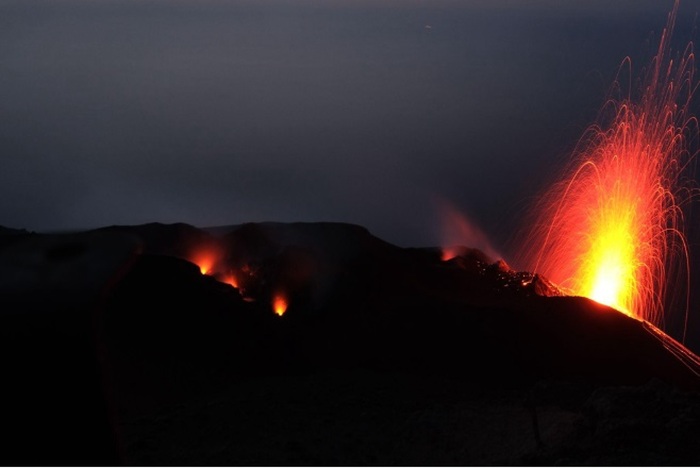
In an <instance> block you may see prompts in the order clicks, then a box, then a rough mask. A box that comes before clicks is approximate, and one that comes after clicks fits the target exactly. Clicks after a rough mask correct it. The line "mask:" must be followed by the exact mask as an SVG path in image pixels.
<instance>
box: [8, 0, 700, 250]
mask: <svg viewBox="0 0 700 468" xmlns="http://www.w3.org/2000/svg"><path fill="white" fill-rule="evenodd" d="M671 6H672V1H631V0H630V1H622V2H607V1H588V0H585V1H584V0H581V1H567V2H551V1H550V2H547V1H539V2H498V1H493V2H486V1H472V2H470V1H459V2H448V1H439V0H438V1H434V0H431V1H428V0H426V1H403V2H402V1H386V0H377V1H374V2H370V1H363V2H351V1H340V0H338V1H334V0H326V1H323V0H318V1H310V0H309V1H293V0H292V1H264V0H259V1H235V0H232V1H209V0H188V1H185V0H131V1H101V0H85V1H61V0H52V1H35V0H29V1H26V0H22V1H16V2H14V1H13V2H8V1H2V0H0V158H1V159H2V170H1V171H0V224H2V225H9V226H13V227H26V228H30V229H64V228H72V227H90V226H96V225H103V224H112V223H139V222H146V221H154V220H155V221H163V222H174V221H184V222H190V223H193V224H197V225H216V224H226V223H236V222H242V221H256V220H279V221H292V220H308V221H313V220H329V221H348V222H356V223H361V224H364V225H366V226H367V227H368V228H370V230H372V231H373V232H375V233H377V234H379V235H381V236H383V237H385V238H387V240H390V241H393V242H397V243H400V244H426V243H435V242H437V240H438V237H437V225H436V222H435V217H436V213H437V210H436V208H435V206H434V204H433V200H434V195H437V196H440V197H444V198H447V199H449V200H452V202H453V203H454V204H455V205H456V206H458V207H460V208H461V209H463V210H465V211H467V212H469V213H470V214H471V216H472V217H473V218H475V219H476V220H477V221H478V222H479V223H480V224H482V226H483V228H484V229H485V230H486V231H487V232H490V233H492V234H493V235H494V237H497V238H498V239H503V238H505V237H507V234H508V232H509V231H510V230H512V229H513V222H512V218H513V217H514V216H515V215H517V213H518V212H519V211H520V210H521V209H522V207H523V206H524V205H525V204H527V201H526V200H525V197H531V196H533V195H534V194H535V193H536V191H537V190H538V189H539V188H541V187H542V186H543V184H544V183H546V182H547V180H551V178H552V177H554V176H555V174H556V169H557V168H558V167H560V165H561V164H562V159H565V158H566V157H567V154H568V153H567V152H568V150H570V149H571V147H572V146H573V144H574V143H575V140H576V138H578V136H579V134H580V133H581V131H582V129H583V128H584V127H585V126H586V125H587V124H588V123H589V121H590V119H592V118H593V117H594V116H595V115H596V111H597V109H598V107H599V105H600V103H601V100H602V98H603V97H604V94H605V91H606V90H607V88H608V86H609V84H610V80H611V79H612V78H613V76H614V74H615V71H616V67H617V65H618V64H619V63H620V62H621V60H622V59H623V58H624V56H625V55H631V56H632V57H633V60H634V61H635V67H637V66H639V67H640V68H641V66H642V65H643V63H644V61H645V60H646V58H647V57H648V56H649V53H650V51H651V50H652V49H653V45H654V44H651V45H650V43H649V42H648V41H647V40H648V39H650V38H656V37H658V35H656V36H654V35H652V32H656V33H657V34H658V32H659V30H660V29H661V27H662V26H663V25H664V24H665V18H666V13H667V11H668V10H669V9H670V8H671ZM699 7H700V2H698V1H686V2H683V4H682V5H681V14H680V15H679V16H680V19H679V25H678V27H677V35H676V36H677V37H678V39H679V41H678V42H677V43H678V44H681V45H682V44H684V43H685V42H687V41H688V40H689V39H691V36H690V31H691V25H692V16H693V14H694V13H695V12H696V11H698V9H699Z"/></svg>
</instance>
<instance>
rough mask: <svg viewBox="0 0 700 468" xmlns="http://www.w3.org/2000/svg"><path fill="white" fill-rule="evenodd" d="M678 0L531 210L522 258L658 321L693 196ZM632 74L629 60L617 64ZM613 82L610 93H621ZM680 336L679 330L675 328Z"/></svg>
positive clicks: (676, 272) (684, 256)
mask: <svg viewBox="0 0 700 468" xmlns="http://www.w3.org/2000/svg"><path fill="white" fill-rule="evenodd" d="M677 8H678V3H676V5H675V7H674V9H673V11H672V12H671V13H670V14H669V17H668V23H667V26H666V28H665V29H664V31H663V34H662V36H661V40H660V44H659V48H658V50H657V53H656V56H655V57H654V59H653V61H652V64H651V66H650V67H649V69H648V70H647V72H646V75H645V76H644V78H643V79H642V80H641V81H640V85H639V90H638V91H637V92H636V94H637V95H635V92H634V90H629V91H627V96H624V97H621V98H616V99H613V98H610V99H609V100H608V102H607V103H606V104H605V106H604V107H603V110H602V112H601V114H600V117H599V119H598V123H597V124H595V125H592V126H591V127H590V128H589V129H588V130H587V131H586V132H585V134H584V135H583V137H582V138H581V140H580V141H579V144H578V146H577V148H576V150H575V152H574V157H573V159H572V163H573V165H572V166H571V167H570V168H569V170H568V171H567V172H566V173H565V175H564V177H563V178H562V180H561V182H559V183H558V184H556V185H555V186H554V187H553V188H552V189H551V190H550V191H549V192H547V193H546V194H545V196H544V197H543V198H542V200H541V202H540V204H538V206H537V207H536V210H535V211H536V215H535V218H536V222H535V223H534V226H535V231H534V232H533V234H532V235H531V237H530V241H529V242H527V243H526V245H536V246H537V248H536V249H535V250H534V251H533V252H531V254H526V255H525V257H526V258H525V262H526V263H529V267H530V268H531V269H533V270H534V271H537V272H539V273H542V274H544V275H545V276H547V277H548V278H550V279H551V280H552V281H554V282H555V283H558V284H559V285H560V286H561V287H562V288H564V289H565V290H569V291H570V292H571V293H572V294H575V295H581V296H586V297H589V298H591V299H594V300H596V301H598V302H601V303H603V304H606V305H610V306H612V307H614V308H616V309H618V310H620V311H622V312H625V313H626V314H628V315H631V316H633V317H636V318H639V319H643V320H647V321H649V322H651V323H653V324H655V325H657V326H659V327H663V323H664V320H663V319H664V305H665V301H667V300H669V299H677V298H671V297H669V295H667V293H669V292H671V291H670V289H671V288H667V285H669V284H671V283H672V284H673V286H674V288H676V289H682V288H683V287H684V286H685V288H686V291H684V292H685V294H686V308H685V314H686V315H685V320H686V322H687V313H688V311H687V310H688V307H687V294H688V291H687V289H688V288H687V284H688V281H689V279H688V278H689V268H688V262H689V261H688V251H687V244H686V240H685V236H684V234H683V211H682V210H683V208H684V207H685V206H686V205H687V203H688V201H689V200H690V198H691V195H692V193H693V190H694V189H693V188H692V187H691V185H690V183H689V182H688V180H690V179H691V178H692V175H691V174H690V172H689V170H690V167H689V166H690V163H691V162H692V161H693V160H694V159H695V157H696V156H697V153H698V151H697V149H692V148H691V145H697V144H698V141H699V140H700V130H699V127H698V120H697V119H696V118H695V117H693V116H692V115H690V110H689V107H690V102H691V100H692V98H693V95H694V93H695V91H696V89H697V87H698V84H697V83H696V81H695V79H694V70H695V65H694V54H693V49H692V44H689V45H688V47H687V48H686V50H685V52H684V53H683V54H682V55H681V56H680V57H678V58H676V59H675V60H672V59H671V58H670V57H669V55H670V50H669V37H670V34H671V31H672V30H673V25H674V23H675V17H676V13H677ZM625 66H626V67H628V68H629V70H630V71H631V60H630V59H629V58H627V59H625V61H624V62H623V66H621V71H622V70H624V69H625V68H624V67H625ZM620 88H621V87H620V86H619V85H618V84H617V81H616V82H615V86H614V87H613V92H612V93H611V96H612V95H615V93H620V92H621V91H620ZM684 333H685V332H684Z"/></svg>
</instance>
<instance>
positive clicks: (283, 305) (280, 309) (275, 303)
mask: <svg viewBox="0 0 700 468" xmlns="http://www.w3.org/2000/svg"><path fill="white" fill-rule="evenodd" d="M287 306H288V304H287V299H286V298H285V297H284V296H282V295H281V294H276V295H275V297H274V298H273V299H272V310H273V311H274V312H275V313H276V314H277V315H279V316H280V317H281V316H282V315H284V313H285V312H287Z"/></svg>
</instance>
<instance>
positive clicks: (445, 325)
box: [0, 223, 700, 465]
mask: <svg viewBox="0 0 700 468" xmlns="http://www.w3.org/2000/svg"><path fill="white" fill-rule="evenodd" d="M451 251H453V252H454V253H455V255H456V256H454V257H453V258H446V257H444V256H443V253H442V252H441V251H440V250H439V249H401V248H398V247H395V246H393V245H390V244H388V243H386V242H384V241H382V240H380V239H377V238H376V237H373V236H372V235H371V234H370V233H369V232H367V231H366V230H365V229H363V228H361V227H358V226H352V225H345V224H328V223H320V224H303V223H299V224H274V223H270V224H246V225H241V226H231V227H227V228H217V229H210V230H200V229H197V228H194V227H192V226H188V225H184V224H176V225H160V224H150V225H143V226H132V227H109V228H104V229H100V230H97V231H91V232H87V233H78V234H72V235H62V236H47V235H36V234H31V233H27V232H24V231H16V230H4V229H3V230H2V231H0V275H1V276H0V277H1V278H2V279H3V281H2V282H0V284H1V285H2V288H0V301H1V302H2V306H3V313H4V317H2V319H3V320H4V322H5V323H4V326H3V327H2V333H3V341H2V343H3V345H2V346H3V349H2V350H1V351H2V356H3V359H4V360H5V362H4V364H5V366H4V368H5V375H6V381H7V382H10V383H14V384H10V385H6V391H5V398H4V399H3V405H4V407H3V408H2V410H3V414H5V418H4V425H5V428H6V429H10V430H11V433H12V435H11V436H10V437H8V438H6V440H5V441H4V442H3V444H4V446H3V447H2V449H3V450H2V453H4V454H5V459H4V460H5V462H6V463H7V464H36V463H39V464H63V463H68V464H82V463H88V464H113V463H120V462H121V463H127V464H136V465H183V464H185V465H201V464H206V465H217V464H227V465H280V464H282V465H348V464H350V465H394V464H400V465H415V464H419V465H435V464H439V465H451V464H459V465H468V464H480V465H483V464H486V465H489V464H508V465H512V464H579V465H580V464H584V465H588V464H612V465H627V464H641V465H647V464H649V465H652V464H653V465H678V464H682V465H697V464H700V451H698V449H697V440H699V438H700V394H698V389H700V377H698V369H699V366H698V362H697V358H695V356H694V355H693V354H692V353H689V352H688V351H687V350H686V349H685V348H683V347H682V346H680V345H678V344H677V343H675V342H674V341H673V340H671V339H668V338H667V337H665V336H664V335H663V334H660V333H659V332H658V331H657V330H655V329H653V327H649V326H647V325H645V324H642V323H640V322H637V321H636V320H633V319H630V318H629V317H626V316H624V315H622V314H620V313H618V312H616V311H614V310H612V309H610V308H607V307H604V306H601V305H598V304H596V303H594V302H592V301H590V300H587V299H583V298H573V297H563V296H562V295H561V294H560V292H559V291H558V290H557V289H556V287H554V286H553V285H551V284H549V283H548V282H547V281H546V279H544V278H541V277H539V276H537V275H533V274H530V273H524V272H515V271H513V270H511V269H510V268H509V267H508V266H507V265H506V264H505V263H503V262H501V261H496V260H495V259H489V258H487V257H486V256H485V255H484V254H483V253H481V252H479V251H477V250H473V249H468V248H464V247H461V248H456V249H451ZM193 262H194V263H193ZM195 263H196V264H197V265H195ZM202 271H205V272H206V274H203V273H202ZM234 285H235V287H234ZM280 300H282V302H284V303H285V305H286V307H282V309H284V313H283V315H282V316H278V315H277V314H275V313H274V308H275V306H274V304H277V303H278V302H279V301H280ZM278 312H282V310H281V309H280V310H278Z"/></svg>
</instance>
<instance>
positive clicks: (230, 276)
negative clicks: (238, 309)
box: [223, 273, 238, 289]
mask: <svg viewBox="0 0 700 468" xmlns="http://www.w3.org/2000/svg"><path fill="white" fill-rule="evenodd" d="M223 282H224V283H226V284H228V285H229V286H233V287H234V288H236V289H238V280H237V279H236V277H235V276H234V275H233V273H229V274H228V275H226V276H224V279H223Z"/></svg>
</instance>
